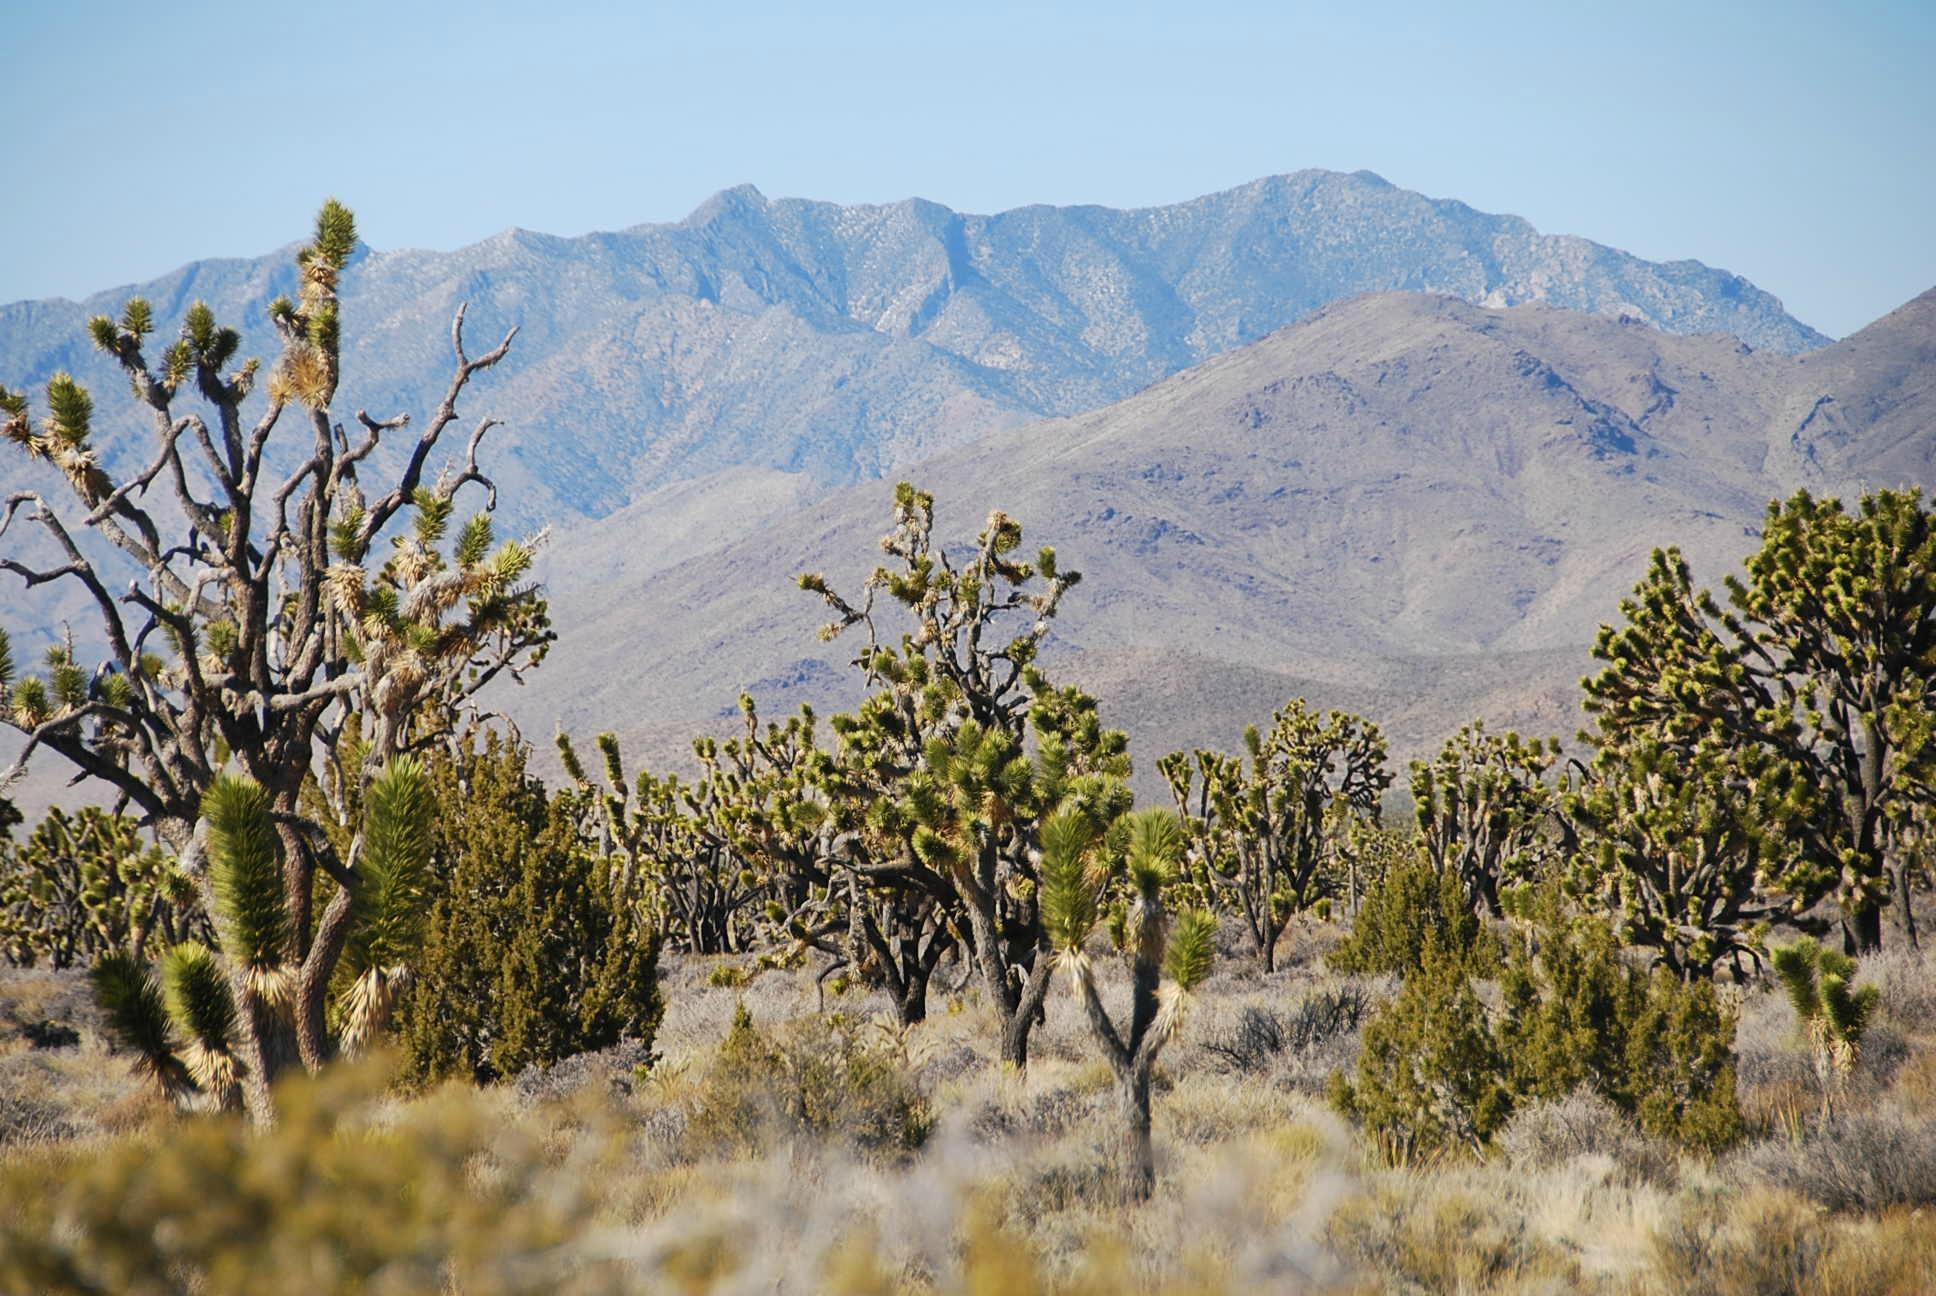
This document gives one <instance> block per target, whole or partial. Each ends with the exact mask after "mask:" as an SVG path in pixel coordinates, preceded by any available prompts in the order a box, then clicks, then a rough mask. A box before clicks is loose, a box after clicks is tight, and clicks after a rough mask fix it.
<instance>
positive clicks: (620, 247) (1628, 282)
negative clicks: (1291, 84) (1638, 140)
mask: <svg viewBox="0 0 1936 1296" xmlns="http://www.w3.org/2000/svg"><path fill="white" fill-rule="evenodd" d="M293 286H294V268H293V265H292V260H291V257H290V255H289V250H288V249H284V250H282V251H278V252H275V253H273V254H271V255H268V256H264V257H257V258H254V259H251V260H219V261H202V262H197V263H195V264H193V265H190V266H186V267H184V268H183V269H181V270H179V271H177V272H175V273H174V274H172V275H168V276H166V277H164V278H162V279H159V280H156V281H155V282H153V283H149V284H144V285H139V286H137V287H133V288H125V289H116V290H114V291H112V292H106V293H100V294H97V295H95V296H93V297H91V298H89V299H88V300H86V301H84V302H69V301H60V300H56V301H44V302H20V303H15V304H13V305H8V306H4V307H0V375H4V379H0V380H4V381H5V382H6V383H7V384H8V385H10V386H20V385H22V384H23V383H24V384H27V385H30V386H31V385H36V384H38V383H40V382H42V381H44V380H45V379H46V377H47V376H48V375H50V374H51V373H53V372H54V371H55V370H57V369H67V370H69V371H71V372H73V373H75V374H76V375H77V376H79V377H82V378H83V379H85V380H88V381H90V382H91V383H93V384H94V386H95V387H96V390H97V391H102V392H108V391H116V392H118V389H119V387H120V385H121V380H120V379H119V378H118V377H117V376H116V374H115V372H114V370H113V368H112V365H111V363H110V362H109V361H108V360H107V358H106V357H103V356H101V355H98V354H96V353H95V352H93V350H92V348H91V347H90V346H89V345H88V342H87V338H86V330H85V323H86V320H87V318H88V316H90V315H92V314H96V313H101V312H109V313H114V312H118V311H119V309H120V306H121V303H122V302H123V301H124V300H125V299H126V297H127V296H129V295H130V294H131V293H134V292H139V293H140V294H141V295H143V296H146V297H147V298H148V299H149V300H150V301H151V302H153V303H154V306H155V308H156V312H157V315H158V318H159V319H160V321H161V322H162V326H163V329H164V331H166V330H168V329H171V328H172V327H173V326H174V322H175V321H176V320H178V319H179V318H180V316H181V314H182V312H183V311H184V310H185V309H186V307H187V306H188V304H189V303H190V302H191V301H193V300H195V299H197V298H203V299H206V300H207V301H208V302H209V303H210V304H211V305H213V306H214V307H215V308H216V311H217V313H218V315H220V316H221V317H222V318H223V319H225V320H227V321H230V322H234V323H237V324H239V326H240V327H242V329H243V332H244V337H245V339H246V342H247V344H250V345H254V346H258V347H264V348H267V347H268V346H269V345H270V340H271V339H272V338H273V336H274V335H273V332H272V330H271V329H270V328H269V326H268V323H267V320H266V317H265V315H264V311H265V309H266V307H267V305H268V303H269V301H270V300H272V299H273V298H274V297H275V296H276V295H277V294H278V293H281V292H285V291H291V290H293ZM1394 290H1400V291H1419V292H1437V293H1446V294H1450V295H1453V296H1457V297H1461V298H1464V299H1466V300H1468V301H1471V302H1474V303H1477V304H1483V305H1492V306H1510V305H1517V304H1521V303H1526V302H1544V303H1546V304H1548V305H1553V306H1562V307H1566V308H1569V309H1573V310H1579V311H1585V312H1588V313H1592V314H1601V315H1610V316H1626V317H1630V318H1633V319H1637V320H1640V321H1642V322H1644V323H1648V324H1651V325H1654V326H1655V327H1658V328H1662V329H1667V330H1671V331H1674V332H1679V333H1699V332H1717V331H1718V332H1728V333H1731V334H1733V335H1735V336H1736V337H1739V338H1741V339H1742V340H1744V341H1746V342H1747V343H1749V344H1750V345H1752V346H1754V347H1756V348H1758V349H1764V350H1774V351H1780V352H1790V353H1792V352H1801V351H1806V350H1810V349H1812V348H1815V347H1817V346H1820V345H1821V344H1823V343H1824V342H1826V341H1827V339H1826V338H1824V337H1823V336H1822V335H1820V334H1819V333H1817V332H1815V331H1814V330H1813V329H1811V328H1809V327H1807V326H1806V325H1804V324H1802V323H1800V322H1799V321H1797V320H1795V319H1793V318H1791V317H1790V316H1788V315H1787V314H1786V313H1785V312H1784V311H1783V310H1782V307H1781V303H1780V302H1779V301H1777V300H1776V299H1775V298H1774V297H1772V296H1770V295H1769V294H1768V293H1766V292H1763V291H1762V290H1761V289H1759V288H1756V287H1755V286H1754V285H1753V284H1751V283H1749V282H1747V281H1746V280H1744V279H1742V278H1740V277H1738V276H1736V275H1732V274H1729V273H1727V272H1725V271H1721V270H1714V269H1710V268H1708V267H1707V266H1704V265H1701V264H1700V263H1698V262H1693V261H1676V262H1671V263H1665V264H1657V263H1652V262H1648V261H1643V260H1640V259H1639V258H1636V257H1633V256H1629V255H1627V254H1626V253H1623V252H1619V251H1615V250H1613V249H1611V248H1607V247H1603V246H1601V245H1599V244H1596V243H1592V242H1589V241H1587V240H1585V239H1579V238H1571V237H1566V236H1549V235H1542V234H1540V233H1539V232H1538V231H1536V230H1535V229H1533V227H1532V226H1531V225H1529V224H1527V223H1526V222H1525V221H1523V220H1520V219H1518V218H1516V217H1511V216H1496V215H1489V214H1486V213H1483V212H1478V211H1474V210H1473V209H1472V208H1470V207H1467V206H1466V205H1464V204H1463V203H1458V202H1450V201H1443V200H1437V199H1431V198H1426V197H1424V196H1422V195H1420V194H1417V193H1413V192H1410V191H1408V190H1405V189H1401V188H1398V187H1396V186H1394V185H1391V184H1389V183H1387V182H1386V181H1384V180H1382V179H1380V178H1379V177H1378V176H1375V175H1373V174H1371V173H1369V172H1363V171H1361V172H1356V173H1351V174H1342V173H1338V172H1330V171H1300V172H1297V173H1296V174H1293V175H1284V176H1273V177H1269V178H1266V179H1262V180H1258V181H1255V182H1253V183H1251V184H1247V185H1244V186H1241V187H1239V188H1236V189H1231V190H1227V191H1224V192H1222V193H1216V194H1211V195H1208V196H1205V197H1201V198H1197V199H1194V200H1192V201H1189V202H1184V203H1178V204H1175V205H1172V206H1167V207H1152V208H1145V209H1141V210H1133V211H1118V210H1112V209H1109V208H1105V207H1024V208H1020V209H1018V210H1014V211H1009V212H1003V213H1000V214H998V215H994V216H977V215H966V214H963V213H959V212H955V211H951V210H950V209H948V208H946V207H943V206H940V205H939V204H936V203H931V202H925V201H922V200H918V199H916V200H910V201H906V202H900V203H894V204H891V205H885V206H838V205H835V204H831V203H821V202H809V201H804V200H798V199H783V200H777V201H772V200H768V199H767V198H765V197H763V196H762V195H761V194H760V193H759V191H758V190H756V189H754V188H752V187H750V186H743V187H741V188H737V189H730V190H727V191H725V192H723V193H720V194H717V195H715V196H714V197H713V198H711V199H709V200H708V201H707V202H705V203H704V204H702V205H701V206H700V207H699V208H698V210H696V211H694V212H693V213H692V215H690V216H689V217H687V218H686V219H685V220H683V221H680V222H678V223H676V224H669V225H641V226H638V227H635V228H633V229H628V230H623V231H619V232H616V233H598V234H588V235H585V236H583V237H580V238H555V237H551V236H547V235H542V234H534V233H531V232H529V231H525V230H510V231H507V232H505V233H503V234H500V235H498V236H497V237H495V238H491V239H488V240H486V241H484V242H481V243H478V244H475V245H473V246H470V247H466V248H462V249H459V250H457V251H454V252H426V251H393V252H377V251H372V250H369V249H367V248H366V249H361V250H360V251H359V253H358V255H357V257H356V259H355V261H354V263H353V264H352V265H351V266H350V267H349V268H348V270H347V271H346V273H345V275H344V281H343V302H344V305H343V317H344V336H345V338H346V350H345V356H344V362H343V363H344V372H345V373H346V374H347V375H349V376H350V381H349V384H348V390H347V391H346V393H345V395H346V396H348V397H350V398H351V399H353V400H354V401H356V402H357V403H358V404H360V405H362V406H364V407H366V408H368V409H369V410H370V412H371V413H373V414H378V415H382V414H388V413H392V412H395V411H398V410H415V411H426V410H428V409H429V408H431V407H433V406H434V405H435V402H436V400H437V398H438V397H439V396H440V395H441V394H442V390H443V385H444V383H445V381H446V379H447V376H448V372H449V359H450V357H449V350H448V345H447V343H446V337H447V335H448V325H449V320H450V315H451V312H452V311H453V310H454V309H455V307H456V306H457V304H458V303H459V302H466V301H467V302H469V303H470V331H471V335H472V337H473V338H474V339H489V340H492V341H494V340H495V339H496V337H497V336H498V335H499V334H500V333H501V332H502V331H503V329H505V328H506V327H508V326H510V325H512V324H515V325H517V326H518V327H519V328H520V330H521V332H520V334H519V337H518V340H517V343H516V346H515V349H514V351H513V355H512V360H511V362H510V363H508V364H506V365H504V366H503V367H502V368H501V369H500V370H498V371H496V372H494V373H492V374H489V375H487V376H486V377H485V378H484V379H481V380H480V382H479V384H478V387H477V400H478V401H479V402H480V403H486V404H488V406H489V409H490V411H491V412H492V413H493V414H495V415H497V416H498V417H500V418H502V419H504V420H505V421H506V424H507V430H506V432H505V433H504V435H503V437H502V439H501V440H500V441H499V442H498V443H497V447H496V453H495V455H494V459H493V462H494V463H495V465H496V467H497V471H498V473H499V474H500V476H501V478H502V482H503V485H504V487H505V499H506V501H507V504H509V506H510V507H511V508H512V510H513V512H514V514H515V520H518V521H522V522H527V523H532V522H537V521H541V520H542V521H551V522H556V523H570V522H574V521H577V520H579V519H582V518H587V517H600V516H603V515H605V514H607V513H610V512H613V511H615V510H617V509H619V508H621V507H623V506H624V505H626V504H629V503H632V502H634V501H635V500H637V499H638V498H639V497H640V496H641V495H643V494H645V493H646V492H649V491H651V490H653V489H655V488H659V487H663V486H667V485H670V484H676V483H678V482H680V481H684V480H689V479H692V478H697V477H703V476H706V475H708V474H711V473H715V472H720V471H725V470H729V469H733V468H738V467H757V468H770V469H778V470H782V471H788V472H802V473H805V474H807V475H808V476H809V477H811V478H812V479H814V480H815V481H817V482H821V483H825V484H834V485H837V484H846V483H850V482H855V481H862V480H867V479H869V478H874V477H881V476H886V475H890V474H892V473H894V472H895V471H897V470H898V469H899V468H901V467H902V466H904V465H907V464H910V463H913V462H915V461H917V460H919V459H921V458H924V457H926V456H928V455H930V454H933V453H935V452H937V451H940V450H944V449H947V448H950V447H952V446H956V445H962V444H966V443H968V442H972V441H974V440H976V439H977V438H979V437H981V436H984V435H986V434H987V433H990V432H993V431H997V430H1000V429H1004V428H1009V427H1014V426H1018V425H1020V424H1023V423H1027V422H1031V421H1034V420H1036V419H1040V418H1044V417H1058V416H1066V415H1071V414H1077V413H1081V412H1083V411H1085V410H1091V409H1095V408H1098V407H1100V406H1103V405H1106V404H1109V403H1111V402H1113V401H1117V400H1120V399H1122V398H1124V397H1126V396H1129V395H1131V394H1133V393H1135V392H1137V391H1140V390H1141V389H1142V388H1144V387H1146V386H1148V385H1149V384H1150V383H1152V382H1154V381H1156V380H1158V379H1160V378H1164V377H1167V376H1168V375H1170V374H1172V373H1175V372H1177V371H1179V370H1181V369H1185V368H1187V367H1189V366H1190V365H1193V364H1196V363H1198V362H1200V361H1203V360H1205V359H1208V358H1209V357H1211V356H1213V355H1216V354H1219V353H1221V352H1224V351H1227V350H1229V349H1230V348H1232V347H1235V346H1241V345H1243V344H1245V343H1248V342H1253V341H1255V340H1257V339H1258V338H1261V337H1263V336H1265V335H1266V334H1268V333H1271V332H1273V331H1275V330H1277V329H1279V328H1282V327H1284V326H1285V325H1287V324H1290V323H1292V322H1294V321H1296V320H1298V319H1300V318H1302V317H1303V316H1305V315H1307V314H1309V313H1310V312H1311V311H1313V310H1315V309H1317V308H1318V307H1320V306H1324V305H1326V304H1327V303H1330V302H1333V301H1337V300H1340V299H1343V298H1346V297H1351V296H1356V295H1359V294H1362V293H1367V292H1385V291H1394ZM100 407H101V416H102V420H103V423H102V426H103V429H104V431H107V432H109V433H111V434H119V435H110V436H109V437H108V438H107V439H106V444H107V446H108V449H109V452H110V456H111V460H121V461H124V462H125V464H128V465H132V464H134V463H136V462H138V461H140V460H141V454H142V447H143V446H144V445H145V439H144V436H143V432H144V425H141V424H139V423H137V422H136V421H135V420H134V419H133V418H132V416H131V415H130V414H129V413H128V411H127V410H126V403H125V402H122V401H119V400H115V399H105V400H103V401H101V402H100ZM345 412H346V413H347V412H348V411H347V410H346V411H345ZM9 471H10V466H9V465H0V482H4V481H5V480H6V479H7V475H8V473H9Z"/></svg>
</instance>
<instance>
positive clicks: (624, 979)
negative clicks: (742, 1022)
mask: <svg viewBox="0 0 1936 1296" xmlns="http://www.w3.org/2000/svg"><path fill="white" fill-rule="evenodd" d="M526 758H527V753H526V752H525V750H524V749H523V748H522V747H520V746H518V745H516V744H514V743H509V742H506V741H504V740H502V739H500V738H499V737H497V736H496V735H495V734H493V735H489V736H487V737H486V738H485V739H484V741H483V742H482V743H481V744H477V743H467V744H466V745H465V746H464V748H463V749H462V750H461V751H460V753H459V754H458V755H457V756H455V757H454V758H441V759H439V760H438V761H437V762H435V763H434V764H433V765H432V767H431V771H430V773H431V779H432V783H433V792H434V796H435V801H436V804H437V805H438V806H439V807H442V810H441V812H440V813H439V814H438V816H437V820H436V825H435V832H434V847H433V851H432V870H433V879H432V883H431V892H432V895H433V896H434V900H433V902H432V905H431V911H430V918H429V922H428V924H427V929H426V932H425V936H424V943H423V954H422V956H421V966H420V968H419V970H418V973H417V976H416V984H415V986H414V987H413V989H412V991H411V994H410V1003H409V1006H408V1009H407V1011H406V1012H405V1014H404V1022H405V1026H404V1033H403V1034H404V1048H405V1053H406V1059H405V1073H406V1075H408V1076H409V1077H411V1078H412V1079H414V1080H417V1081H428V1080H433V1079H439V1078H442V1077H445V1076H452V1075H460V1076H466V1077H470V1078H474V1079H476V1080H478V1081H480V1082H484V1081H490V1080H495V1079H499V1078H505V1077H510V1076H514V1075H517V1074H518V1073H519V1072H521V1071H523V1070H524V1069H525V1068H526V1067H530V1066H540V1067H543V1066H547V1065H550V1064H551V1063H554V1062H556V1061H558V1060H559V1059H561V1058H566V1057H570V1056H572V1055H573V1054H576V1053H584V1052H593V1051H596V1050H599V1049H605V1048H610V1047H611V1046H612V1045H614V1044H616V1043H618V1042H619V1041H620V1040H621V1039H630V1040H636V1041H639V1042H641V1043H643V1044H645V1045H646V1046H648V1047H649V1046H650V1044H651V1041H652V1038H653V1035H654V1033H655V1032H656V1030H657V1028H658V1022H659V1017H660V1012H661V1008H660V1001H659V990H658V942H657V939H656V937H655V936H654V935H653V933H652V931H651V928H650V926H649V924H647V923H646V922H644V921H643V920H642V919H641V918H640V916H639V915H638V914H637V913H636V912H635V911H633V910H632V909H631V908H630V907H629V906H628V905H626V904H624V903H622V902H621V901H619V900H618V899H617V898H616V896H615V894H614V891H613V889H612V888H611V887H610V886H608V885H607V878H606V874H605V866H604V861H603V860H602V859H600V858H599V857H598V855H597V854H596V853H595V852H594V851H593V850H592V849H591V848H590V847H589V846H588V845H587V844H586V843H585V842H584V841H582V840H581V838H580V824H581V822H582V821H583V816H581V815H580V814H579V813H578V807H577V806H576V805H575V803H574V802H573V801H572V794H569V793H566V794H560V795H558V796H555V797H554V796H552V795H550V794H548V793H547V792H546V790H545V787H544V785H543V784H542V783H540V782H539V781H538V780H537V779H536V778H534V777H532V776H531V775H530V773H529V772H528V771H527V769H526Z"/></svg>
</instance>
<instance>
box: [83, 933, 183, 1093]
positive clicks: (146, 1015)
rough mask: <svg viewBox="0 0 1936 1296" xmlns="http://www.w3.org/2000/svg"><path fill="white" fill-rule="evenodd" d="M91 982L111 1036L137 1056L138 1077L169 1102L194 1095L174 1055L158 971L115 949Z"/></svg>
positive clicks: (99, 965)
mask: <svg viewBox="0 0 1936 1296" xmlns="http://www.w3.org/2000/svg"><path fill="white" fill-rule="evenodd" d="M89 979H90V980H91V981H92V983H93V986H94V997H95V1000H96V1002H98V1003H99V1004H100V1005H101V1012H102V1014H103V1015H104V1016H105V1017H106V1018H107V1023H108V1031H109V1033H110V1034H111V1035H112V1036H113V1037H114V1041H115V1043H116V1044H118V1045H119V1046H120V1047H122V1048H124V1049H127V1050H128V1051H130V1052H131V1053H133V1054H134V1068H135V1071H136V1072H137V1074H139V1075H141V1076H142V1077H143V1078H145V1079H146V1080H147V1081H149V1082H150V1083H151V1084H153V1085H154V1086H155V1088H156V1090H157V1091H158V1092H160V1094H161V1095H162V1097H164V1098H167V1099H169V1100H170V1101H180V1100H182V1099H183V1098H184V1097H185V1096H186V1095H188V1094H190V1093H192V1092H193V1090H194V1081H193V1080H192V1079H191V1078H190V1076H189V1074H188V1068H187V1066H185V1065H184V1064H183V1063H182V1060H181V1058H180V1057H179V1056H178V1055H177V1054H176V1052H175V1042H174V1038H173V1034H172V1032H171V1030H170V1029H169V1021H168V1009H167V1006H166V1005H165V1004H164V1003H163V1002H162V994H161V986H160V985H159V984H158V983H157V982H156V979H155V975H154V972H153V970H152V969H151V968H150V967H149V966H148V965H147V964H146V963H143V962H142V961H141V960H139V959H137V958H134V957H133V956H131V955H129V954H128V953H126V952H125V951H122V950H111V951H109V952H108V953H106V954H103V955H102V956H101V957H100V958H98V959H96V960H95V962H94V967H93V969H92V970H91V971H90V973H89Z"/></svg>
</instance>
